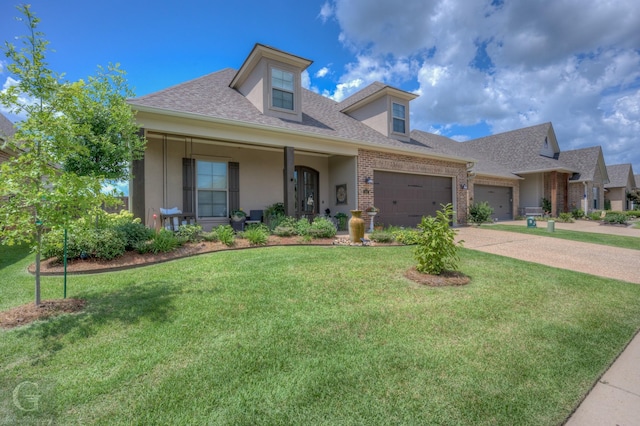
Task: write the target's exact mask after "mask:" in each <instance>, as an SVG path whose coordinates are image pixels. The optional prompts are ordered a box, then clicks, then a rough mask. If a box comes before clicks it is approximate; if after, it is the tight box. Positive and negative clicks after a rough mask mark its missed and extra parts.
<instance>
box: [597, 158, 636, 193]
mask: <svg viewBox="0 0 640 426" xmlns="http://www.w3.org/2000/svg"><path fill="white" fill-rule="evenodd" d="M607 173H608V174H609V183H608V184H606V185H605V186H604V187H605V188H624V187H626V186H627V185H628V184H629V183H630V182H629V181H630V180H631V179H632V178H633V169H632V168H631V164H614V165H612V166H607ZM634 183H635V182H631V186H632V187H633V184H634Z"/></svg>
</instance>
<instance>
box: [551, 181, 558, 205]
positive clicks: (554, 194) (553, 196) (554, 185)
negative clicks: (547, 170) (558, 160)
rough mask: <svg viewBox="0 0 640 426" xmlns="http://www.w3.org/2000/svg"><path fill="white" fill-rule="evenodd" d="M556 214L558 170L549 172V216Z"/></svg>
mask: <svg viewBox="0 0 640 426" xmlns="http://www.w3.org/2000/svg"><path fill="white" fill-rule="evenodd" d="M557 215H558V172H556V171H555V170H554V171H552V172H551V216H557Z"/></svg>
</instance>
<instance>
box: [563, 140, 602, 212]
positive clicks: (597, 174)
mask: <svg viewBox="0 0 640 426" xmlns="http://www.w3.org/2000/svg"><path fill="white" fill-rule="evenodd" d="M558 159H559V160H560V161H561V162H563V163H565V164H567V165H569V166H571V167H573V168H574V169H575V170H577V172H576V173H574V174H573V175H572V176H571V177H570V178H569V210H576V209H581V210H583V211H584V212H585V213H589V212H590V211H593V210H602V209H604V201H603V200H604V194H605V190H604V188H605V184H607V183H609V175H608V173H607V166H606V165H605V163H604V156H603V154H602V148H601V147H600V146H594V147H590V148H582V149H574V150H572V151H563V152H561V153H560V156H559V158H558Z"/></svg>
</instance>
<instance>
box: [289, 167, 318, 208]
mask: <svg viewBox="0 0 640 426" xmlns="http://www.w3.org/2000/svg"><path fill="white" fill-rule="evenodd" d="M294 180H295V185H296V217H308V218H312V217H314V216H315V215H316V214H317V213H318V211H319V210H318V209H319V206H318V202H319V197H318V172H317V171H316V170H313V169H311V168H309V167H304V166H296V168H295V172H294Z"/></svg>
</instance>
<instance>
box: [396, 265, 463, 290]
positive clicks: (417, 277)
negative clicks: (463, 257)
mask: <svg viewBox="0 0 640 426" xmlns="http://www.w3.org/2000/svg"><path fill="white" fill-rule="evenodd" d="M404 276H405V278H407V279H410V280H411V281H414V282H416V283H418V284H421V285H426V286H429V287H446V286H460V285H467V284H469V282H470V281H471V278H469V277H468V276H466V275H465V274H463V273H462V272H457V271H443V272H442V274H440V275H430V274H424V273H422V272H419V271H417V270H416V268H415V267H413V268H411V269H409V270H408V271H406V272H405V273H404Z"/></svg>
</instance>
